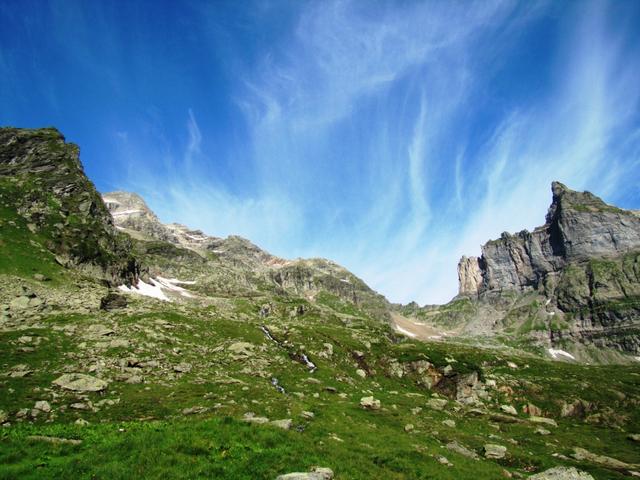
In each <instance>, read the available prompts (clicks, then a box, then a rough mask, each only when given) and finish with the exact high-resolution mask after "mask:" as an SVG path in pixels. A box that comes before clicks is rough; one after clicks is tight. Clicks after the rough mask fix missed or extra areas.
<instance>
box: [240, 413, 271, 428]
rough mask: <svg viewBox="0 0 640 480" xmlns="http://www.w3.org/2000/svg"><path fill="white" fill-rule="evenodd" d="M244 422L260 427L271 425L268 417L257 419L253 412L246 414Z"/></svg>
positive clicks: (243, 418)
mask: <svg viewBox="0 0 640 480" xmlns="http://www.w3.org/2000/svg"><path fill="white" fill-rule="evenodd" d="M242 420H243V421H245V422H249V423H257V424H258V425H262V424H265V423H269V419H268V418H267V417H256V415H255V413H253V412H247V413H245V414H244V416H243V417H242Z"/></svg>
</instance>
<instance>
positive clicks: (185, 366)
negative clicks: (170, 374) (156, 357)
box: [173, 362, 193, 373]
mask: <svg viewBox="0 0 640 480" xmlns="http://www.w3.org/2000/svg"><path fill="white" fill-rule="evenodd" d="M192 368H193V365H191V364H190V363H186V362H182V363H179V364H178V365H175V366H174V367H173V371H174V372H176V373H189V372H190V371H191V369H192Z"/></svg>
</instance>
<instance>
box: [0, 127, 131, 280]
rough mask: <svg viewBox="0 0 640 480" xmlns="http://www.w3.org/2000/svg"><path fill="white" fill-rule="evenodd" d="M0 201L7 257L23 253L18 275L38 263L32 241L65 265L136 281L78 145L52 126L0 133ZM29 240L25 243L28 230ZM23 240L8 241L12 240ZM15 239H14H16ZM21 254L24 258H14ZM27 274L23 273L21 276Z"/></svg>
mask: <svg viewBox="0 0 640 480" xmlns="http://www.w3.org/2000/svg"><path fill="white" fill-rule="evenodd" d="M0 195H1V196H0V198H1V201H2V209H3V210H2V217H3V218H2V220H3V222H6V225H3V237H4V238H3V244H2V245H0V248H9V246H10V245H11V246H12V247H11V248H10V249H9V250H7V251H6V252H3V254H6V255H7V256H10V257H11V256H15V255H24V258H25V261H26V259H30V261H29V262H26V263H23V265H24V266H25V268H23V269H22V270H23V271H18V270H16V268H17V265H20V263H17V262H14V264H13V266H12V272H13V273H19V274H29V268H27V265H31V264H34V262H35V263H37V261H36V257H34V256H33V252H29V251H27V249H26V248H25V243H26V242H28V241H31V242H36V243H37V244H38V247H37V248H38V249H42V252H41V255H40V257H38V258H39V261H42V262H47V261H48V260H47V259H48V258H49V257H47V254H46V252H49V254H51V255H53V257H54V258H55V261H56V262H57V263H59V264H61V265H63V266H68V265H73V266H75V267H77V268H80V269H81V270H83V271H84V272H85V273H88V274H90V275H92V276H96V277H98V278H101V279H103V280H106V281H107V282H109V283H112V284H119V283H131V282H135V281H137V278H138V274H139V266H138V264H137V263H136V261H135V259H134V258H133V256H132V255H131V251H130V250H131V244H130V242H129V240H128V237H126V236H124V235H122V234H120V233H118V232H117V230H116V229H115V227H114V225H113V221H112V219H111V216H110V215H109V212H108V210H107V209H106V207H105V205H104V203H103V202H102V200H101V198H100V195H99V194H98V192H97V191H96V189H95V187H94V186H93V184H92V183H91V181H90V180H89V179H88V178H87V177H86V176H85V174H84V171H83V169H82V165H81V163H80V160H79V149H78V147H77V146H76V145H74V144H71V143H66V142H65V139H64V137H63V136H62V135H61V134H60V132H58V131H57V130H56V129H53V128H45V129H39V130H30V129H18V128H0ZM26 231H28V235H27V237H28V236H29V235H31V236H32V237H33V238H30V239H27V237H24V238H23V237H22V236H23V234H25V232H26ZM17 236H20V238H21V240H20V241H17V240H16V241H15V242H13V241H12V239H17ZM14 237H15V238H14ZM18 252H22V253H18ZM25 269H26V270H25Z"/></svg>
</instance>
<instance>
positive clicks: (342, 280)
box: [340, 278, 351, 283]
mask: <svg viewBox="0 0 640 480" xmlns="http://www.w3.org/2000/svg"><path fill="white" fill-rule="evenodd" d="M340 281H341V282H343V283H351V282H350V281H349V279H348V278H341V279H340Z"/></svg>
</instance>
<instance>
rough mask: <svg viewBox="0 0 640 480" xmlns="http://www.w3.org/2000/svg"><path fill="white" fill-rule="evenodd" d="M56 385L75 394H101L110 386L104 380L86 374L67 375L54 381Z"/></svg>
mask: <svg viewBox="0 0 640 480" xmlns="http://www.w3.org/2000/svg"><path fill="white" fill-rule="evenodd" d="M53 383H54V385H58V386H59V387H61V388H64V389H65V390H72V391H74V392H101V391H102V390H105V389H106V388H107V386H108V385H109V384H108V383H107V382H105V381H104V380H100V379H99V378H96V377H92V376H91V375H85V374H84V373H65V374H64V375H62V376H61V377H58V378H56V379H55V380H54V381H53Z"/></svg>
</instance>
